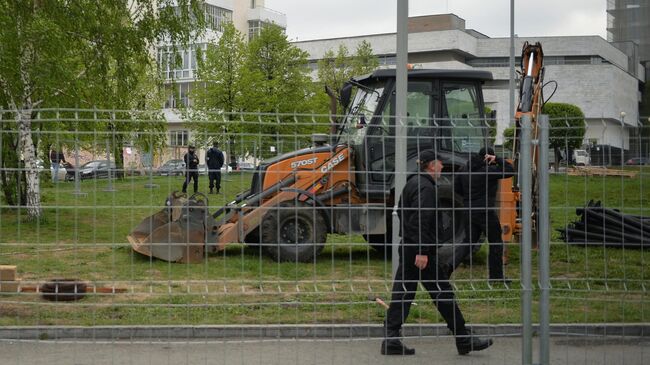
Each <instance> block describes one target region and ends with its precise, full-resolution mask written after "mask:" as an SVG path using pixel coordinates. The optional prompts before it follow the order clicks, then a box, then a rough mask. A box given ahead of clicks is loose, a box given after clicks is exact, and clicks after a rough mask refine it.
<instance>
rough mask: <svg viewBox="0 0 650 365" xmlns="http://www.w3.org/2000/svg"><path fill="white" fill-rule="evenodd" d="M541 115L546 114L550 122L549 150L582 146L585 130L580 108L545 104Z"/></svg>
mask: <svg viewBox="0 0 650 365" xmlns="http://www.w3.org/2000/svg"><path fill="white" fill-rule="evenodd" d="M542 114H548V116H549V119H550V121H551V126H550V127H551V130H550V134H549V143H550V145H551V148H559V149H564V148H569V149H575V148H579V147H580V146H581V145H582V140H583V138H584V136H585V131H586V128H585V115H584V113H583V112H582V110H580V108H578V107H577V106H575V105H572V104H565V103H546V104H544V108H543V109H542Z"/></svg>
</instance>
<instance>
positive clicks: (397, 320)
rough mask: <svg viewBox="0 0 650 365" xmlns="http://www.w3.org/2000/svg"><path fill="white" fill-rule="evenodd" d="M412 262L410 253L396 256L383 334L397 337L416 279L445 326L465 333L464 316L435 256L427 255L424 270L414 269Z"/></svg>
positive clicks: (412, 257)
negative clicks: (395, 271) (395, 266)
mask: <svg viewBox="0 0 650 365" xmlns="http://www.w3.org/2000/svg"><path fill="white" fill-rule="evenodd" d="M414 263H415V256H414V255H406V256H404V255H400V264H399V267H398V268H397V273H395V281H394V282H393V294H392V297H391V301H390V306H389V308H388V312H387V314H386V337H397V336H399V331H400V329H401V328H402V324H403V323H404V322H405V321H406V318H408V315H409V311H410V309H411V303H412V302H413V299H414V298H415V292H416V291H417V288H418V281H419V282H421V283H422V285H423V286H424V288H425V289H426V290H427V291H428V292H429V296H431V299H433V303H434V304H435V305H436V307H437V308H438V312H440V314H441V315H442V318H444V319H445V322H447V328H449V329H450V330H451V331H452V333H454V334H465V319H464V318H463V314H462V313H461V311H460V308H459V307H458V304H457V303H456V301H455V299H454V291H453V288H452V286H451V284H450V283H449V277H448V276H447V273H446V272H445V271H444V270H442V269H440V267H439V265H437V263H436V257H435V256H431V255H430V256H429V264H428V265H427V267H426V268H425V269H424V270H420V269H418V268H417V267H416V266H415V265H414Z"/></svg>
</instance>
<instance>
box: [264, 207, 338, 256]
mask: <svg viewBox="0 0 650 365" xmlns="http://www.w3.org/2000/svg"><path fill="white" fill-rule="evenodd" d="M260 228H261V229H260V237H261V241H262V244H263V245H264V247H265V249H266V252H267V253H268V254H269V255H270V256H271V257H272V258H273V259H274V260H276V261H280V262H283V261H288V262H313V261H314V260H315V259H316V256H318V254H319V253H320V252H321V251H322V250H323V246H324V245H325V241H326V240H327V228H326V225H325V218H324V217H323V215H322V214H321V213H320V212H318V211H317V210H316V209H315V207H314V206H313V205H311V204H307V203H304V202H301V201H295V200H292V201H286V202H282V203H280V205H279V206H278V208H277V209H273V210H272V211H270V212H269V213H267V214H266V216H265V217H264V219H263V221H262V225H261V227H260Z"/></svg>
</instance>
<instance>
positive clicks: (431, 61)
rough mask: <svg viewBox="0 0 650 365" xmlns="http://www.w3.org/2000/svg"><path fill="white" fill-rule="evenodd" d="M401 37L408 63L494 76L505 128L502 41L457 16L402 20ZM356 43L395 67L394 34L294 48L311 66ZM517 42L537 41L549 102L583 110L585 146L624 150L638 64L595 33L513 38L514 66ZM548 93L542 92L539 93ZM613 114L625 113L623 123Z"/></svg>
mask: <svg viewBox="0 0 650 365" xmlns="http://www.w3.org/2000/svg"><path fill="white" fill-rule="evenodd" d="M408 37H409V45H408V50H409V55H408V60H409V63H414V64H418V65H422V67H423V68H451V69H480V70H486V71H490V72H492V74H493V76H494V80H493V81H490V82H487V83H486V84H485V85H484V97H485V101H486V105H487V106H488V107H490V108H491V109H492V110H496V111H497V120H498V127H499V132H501V131H503V129H505V128H506V127H507V126H508V124H509V122H510V119H511V117H510V116H509V102H508V98H509V89H508V83H509V82H508V80H509V63H508V57H509V53H510V40H509V38H490V37H488V36H486V35H484V34H481V33H480V32H477V31H475V30H472V29H465V20H463V19H461V18H459V17H458V16H456V15H453V14H443V15H429V16H420V17H412V18H409V36H408ZM362 41H367V42H369V43H370V44H371V45H372V48H373V51H374V52H375V54H376V55H377V56H378V57H379V59H380V62H381V63H382V64H384V65H394V64H395V33H387V34H373V35H366V36H358V37H349V38H333V39H318V40H310V41H301V42H296V43H294V45H296V46H297V47H299V48H301V49H303V50H305V51H306V52H308V53H309V54H310V59H311V64H312V65H313V67H314V68H315V66H316V63H317V61H318V60H319V59H321V58H322V57H323V55H324V54H325V52H327V51H328V50H334V51H336V50H337V49H338V47H339V45H341V44H344V45H345V46H347V48H348V49H355V48H356V47H357V45H358V44H359V43H361V42H362ZM525 41H528V42H531V43H534V42H541V43H542V46H543V49H544V55H545V65H546V74H545V81H550V80H555V81H557V83H558V89H557V92H556V93H555V95H554V96H553V98H552V101H553V102H562V103H569V104H574V105H577V106H578V107H580V109H582V111H583V112H584V113H585V117H586V121H587V124H588V125H587V132H586V135H585V143H594V142H595V143H598V144H608V145H612V146H617V147H623V148H624V149H628V148H629V132H630V129H631V127H635V126H636V125H637V123H638V119H639V115H638V114H639V113H638V110H639V101H640V93H639V83H640V82H642V81H643V80H644V79H645V70H644V68H643V67H642V66H641V65H640V64H639V63H637V62H631V60H632V59H631V58H630V57H628V55H626V54H625V53H623V52H622V51H620V50H619V49H617V48H616V47H614V46H612V45H611V44H610V43H608V42H607V41H606V40H605V39H603V38H601V37H599V36H570V37H539V38H517V39H516V40H515V52H516V53H517V54H516V55H517V59H516V61H515V62H516V65H517V66H519V54H518V53H520V52H521V51H520V50H521V47H522V45H523V43H524V42H525ZM550 91H551V90H550V89H547V92H546V93H545V96H546V97H548V96H549V95H550ZM621 112H624V113H625V118H623V119H624V122H622V121H621V119H622V118H621ZM623 123H624V124H623Z"/></svg>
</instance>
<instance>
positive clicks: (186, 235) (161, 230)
mask: <svg viewBox="0 0 650 365" xmlns="http://www.w3.org/2000/svg"><path fill="white" fill-rule="evenodd" d="M199 195H202V194H198V195H197V194H195V195H193V196H192V197H191V198H189V199H188V198H187V196H186V195H185V194H182V193H180V194H179V193H178V192H174V193H172V195H170V196H169V198H167V201H166V202H165V208H163V209H162V210H161V211H159V212H158V213H156V214H154V215H152V216H150V217H147V218H145V219H144V220H143V221H142V222H141V223H140V224H139V225H138V226H137V227H135V228H134V229H133V230H132V231H131V233H129V235H128V236H127V239H128V240H129V242H130V243H131V246H132V247H133V250H134V251H136V252H139V253H141V254H143V255H146V256H150V257H155V258H158V259H161V260H165V261H170V262H186V263H197V262H201V261H202V259H203V255H204V252H205V250H204V248H205V243H206V242H208V241H209V242H214V241H215V237H212V236H213V235H215V234H216V233H215V232H216V229H213V228H214V225H215V224H216V223H215V222H214V220H213V219H212V217H211V216H209V215H208V214H207V204H206V202H207V198H205V200H202V199H199V197H200V196H199ZM197 196H199V197H197ZM202 196H203V197H205V196H204V195H202ZM208 226H209V227H210V228H209V229H207V228H206V227H208Z"/></svg>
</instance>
